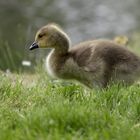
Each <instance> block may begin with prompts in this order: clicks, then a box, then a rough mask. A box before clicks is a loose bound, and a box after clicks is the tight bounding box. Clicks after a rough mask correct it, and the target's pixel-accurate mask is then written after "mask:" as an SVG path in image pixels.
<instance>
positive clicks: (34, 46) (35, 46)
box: [29, 42, 39, 50]
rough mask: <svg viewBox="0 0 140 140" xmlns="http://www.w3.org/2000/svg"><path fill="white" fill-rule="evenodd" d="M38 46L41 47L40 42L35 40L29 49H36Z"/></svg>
mask: <svg viewBox="0 0 140 140" xmlns="http://www.w3.org/2000/svg"><path fill="white" fill-rule="evenodd" d="M36 48H39V46H38V44H37V43H36V42H34V43H33V44H32V45H31V46H30V48H29V50H34V49H36Z"/></svg>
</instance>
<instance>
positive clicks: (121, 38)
mask: <svg viewBox="0 0 140 140" xmlns="http://www.w3.org/2000/svg"><path fill="white" fill-rule="evenodd" d="M114 41H115V42H116V43H118V44H120V45H123V46H126V45H128V42H129V40H128V38H127V37H126V36H116V37H115V38H114Z"/></svg>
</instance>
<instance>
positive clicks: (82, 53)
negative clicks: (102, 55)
mask: <svg viewBox="0 0 140 140" xmlns="http://www.w3.org/2000/svg"><path fill="white" fill-rule="evenodd" d="M95 48H96V41H87V42H84V43H80V44H78V45H76V46H74V47H72V48H71V49H70V50H69V52H70V56H71V57H72V58H73V60H74V62H75V63H77V64H78V66H79V67H82V68H83V69H84V70H85V71H95V69H96V67H97V63H98V61H99V59H98V57H97V56H96V54H95V53H94V50H95ZM93 57H94V58H93ZM97 59H98V60H97Z"/></svg>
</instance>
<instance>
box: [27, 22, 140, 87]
mask: <svg viewBox="0 0 140 140" xmlns="http://www.w3.org/2000/svg"><path fill="white" fill-rule="evenodd" d="M35 48H52V50H51V52H50V54H49V55H48V56H47V59H46V68H47V71H48V74H49V75H50V76H51V77H56V78H61V79H74V80H77V81H79V82H80V83H82V84H84V85H86V86H88V87H90V88H93V87H96V86H97V87H106V86H107V85H108V84H109V83H110V82H111V81H112V82H119V81H123V82H124V83H126V84H132V83H133V82H135V81H136V80H138V77H139V75H140V58H139V57H138V56H136V55H135V54H134V53H132V52H130V51H129V50H127V49H126V48H125V47H122V46H120V45H119V44H117V43H115V42H114V41H110V40H101V39H99V40H91V41H86V42H82V43H80V44H78V45H75V46H73V47H70V39H69V37H68V35H67V34H66V33H65V32H64V31H63V30H62V29H61V28H60V27H59V26H58V25H55V24H48V25H46V26H44V27H42V28H41V29H39V30H38V32H37V33H36V36H35V42H34V43H33V44H32V45H31V47H30V50H33V49H35Z"/></svg>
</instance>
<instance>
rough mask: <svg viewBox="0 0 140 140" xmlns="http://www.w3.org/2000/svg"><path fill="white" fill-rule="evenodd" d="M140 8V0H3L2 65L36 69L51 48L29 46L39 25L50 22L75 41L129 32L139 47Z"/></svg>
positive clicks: (0, 1) (0, 24)
mask: <svg viewBox="0 0 140 140" xmlns="http://www.w3.org/2000/svg"><path fill="white" fill-rule="evenodd" d="M139 9H140V0H106V1H105V0H24V1H23V0H0V69H2V70H4V71H6V70H9V71H14V72H19V71H24V70H27V71H28V70H29V71H30V70H33V69H34V67H35V66H36V64H37V63H38V62H39V61H40V60H42V59H43V58H44V57H45V54H46V53H47V50H43V51H41V50H35V51H33V52H30V51H29V50H28V48H29V46H30V45H31V43H32V42H33V41H34V36H35V32H36V31H37V29H38V28H40V27H41V26H43V25H45V24H47V23H50V22H55V23H57V24H59V25H60V26H62V28H63V29H64V30H65V31H66V32H67V33H68V35H69V36H70V38H71V40H72V44H76V43H78V42H80V41H85V40H87V39H94V38H110V39H113V38H114V37H115V36H119V35H125V36H127V37H128V38H129V40H130V45H132V46H133V47H134V46H137V47H139V44H140V41H139V40H140V37H139V36H140V34H139V32H140V12H139ZM131 42H133V43H131ZM23 61H30V62H31V66H29V67H27V66H25V65H24V64H22V63H23Z"/></svg>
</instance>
